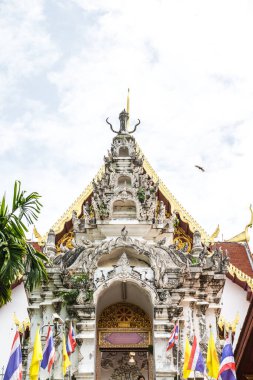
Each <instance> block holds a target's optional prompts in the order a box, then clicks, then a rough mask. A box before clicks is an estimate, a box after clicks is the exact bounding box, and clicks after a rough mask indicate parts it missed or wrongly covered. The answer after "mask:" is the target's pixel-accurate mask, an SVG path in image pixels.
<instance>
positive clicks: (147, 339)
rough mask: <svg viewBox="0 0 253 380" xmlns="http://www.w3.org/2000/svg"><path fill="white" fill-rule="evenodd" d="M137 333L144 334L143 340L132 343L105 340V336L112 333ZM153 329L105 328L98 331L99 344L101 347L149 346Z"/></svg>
mask: <svg viewBox="0 0 253 380" xmlns="http://www.w3.org/2000/svg"><path fill="white" fill-rule="evenodd" d="M133 332H135V333H137V334H140V335H142V336H143V340H142V341H141V342H140V343H131V344H113V343H110V342H109V341H106V340H105V337H106V336H107V335H109V334H112V333H123V334H124V333H133ZM151 341H152V338H151V331H150V330H141V329H131V328H130V329H119V330H117V329H105V330H99V331H98V344H99V348H100V349H102V348H148V347H149V346H150V345H151Z"/></svg>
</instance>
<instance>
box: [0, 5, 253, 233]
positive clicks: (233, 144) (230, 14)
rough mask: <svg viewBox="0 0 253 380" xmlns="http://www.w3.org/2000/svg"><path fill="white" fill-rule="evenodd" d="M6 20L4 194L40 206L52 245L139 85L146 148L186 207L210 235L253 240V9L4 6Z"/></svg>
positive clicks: (2, 38) (1, 57)
mask: <svg viewBox="0 0 253 380" xmlns="http://www.w3.org/2000/svg"><path fill="white" fill-rule="evenodd" d="M0 17H1V20H0V31H1V33H0V51H1V54H0V70H1V71H0V169H1V171H0V173H1V181H0V192H1V194H2V193H3V192H4V191H7V193H10V192H12V188H13V183H14V181H15V179H20V180H21V181H22V186H23V188H25V189H27V190H28V191H38V192H39V193H40V194H41V195H42V203H43V205H44V208H43V211H42V213H41V216H40V219H39V222H38V223H37V229H38V230H39V231H40V232H41V234H44V233H45V232H46V231H47V230H48V229H49V228H50V227H51V226H52V225H53V224H54V223H55V222H56V220H57V219H58V218H59V217H60V216H61V215H62V214H63V212H64V211H65V210H66V209H67V208H68V207H69V206H70V204H71V203H72V202H73V201H74V200H75V198H76V197H77V196H78V195H79V194H80V193H81V192H82V191H83V189H84V188H85V187H86V185H88V183H89V182H90V181H91V179H92V178H93V176H94V175H95V174H96V172H97V170H98V169H99V168H100V166H101V164H102V163H103V156H104V154H105V153H106V152H107V149H108V148H109V146H110V143H111V139H112V137H113V135H112V133H111V132H110V130H109V128H108V125H107V124H106V123H105V119H106V117H108V116H109V117H110V120H111V121H112V122H113V124H114V127H115V128H117V127H118V114H119V112H120V111H121V110H122V109H123V108H124V107H125V106H126V96H127V88H128V87H130V91H131V99H130V102H131V105H130V107H131V123H132V124H134V123H135V121H136V119H137V118H140V119H141V125H140V127H139V129H138V131H137V132H136V134H135V137H136V139H137V141H138V143H139V145H140V146H141V148H142V150H143V151H144V154H145V156H146V157H147V159H148V161H149V162H150V163H151V165H152V166H153V167H154V169H155V170H156V171H157V173H158V174H159V176H160V177H161V179H162V180H163V181H164V182H165V183H166V185H167V186H168V188H169V189H170V190H171V191H172V193H173V194H174V195H175V197H176V198H177V199H178V200H179V201H180V203H181V204H183V206H184V207H185V208H186V209H187V210H188V212H189V213H190V214H191V215H192V216H193V217H194V218H195V219H196V220H197V221H198V222H199V223H200V224H201V225H202V226H203V227H204V229H205V230H206V231H207V232H208V233H209V234H211V233H212V232H213V231H214V230H215V228H216V226H217V224H218V223H219V224H220V226H221V232H222V234H223V237H224V239H226V238H230V237H232V236H233V235H235V234H237V233H239V232H241V231H242V230H243V229H244V227H245V225H246V224H247V223H248V222H249V219H250V213H249V205H250V203H253V194H252V162H253V150H252V144H253V132H252V130H253V53H252V46H253V23H252V19H253V2H252V1H244V0H238V1H233V0H228V1H220V0H218V1H215V0H210V1H203V0H199V1H197V0H196V1H195V0H185V1H180V0H177V1H176V0H174V1H170V0H160V1H159V0H138V1H137V0H128V1H119V0H114V1H113V0H109V1H106V0H101V1H99V0H90V1H85V0H45V1H43V0H22V1H20V0H5V1H1V4H0ZM194 165H200V166H203V167H204V168H205V170H206V172H205V173H202V172H201V171H199V170H197V169H196V168H195V167H194ZM221 237H222V236H221V235H220V238H221Z"/></svg>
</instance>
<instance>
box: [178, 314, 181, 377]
mask: <svg viewBox="0 0 253 380" xmlns="http://www.w3.org/2000/svg"><path fill="white" fill-rule="evenodd" d="M178 330H179V331H178V345H177V380H179V368H178V367H179V366H178V364H179V363H178V362H179V346H180V338H181V336H180V333H181V329H180V325H179V321H178Z"/></svg>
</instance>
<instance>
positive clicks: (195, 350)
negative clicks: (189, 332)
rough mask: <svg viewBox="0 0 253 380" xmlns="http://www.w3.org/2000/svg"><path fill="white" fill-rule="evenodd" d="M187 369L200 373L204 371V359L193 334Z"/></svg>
mask: <svg viewBox="0 0 253 380" xmlns="http://www.w3.org/2000/svg"><path fill="white" fill-rule="evenodd" d="M188 369H189V370H191V371H199V372H201V373H205V363H204V359H203V356H202V353H201V351H200V348H199V345H198V342H197V338H196V336H195V335H194V338H193V344H192V350H191V354H190V358H189V362H188Z"/></svg>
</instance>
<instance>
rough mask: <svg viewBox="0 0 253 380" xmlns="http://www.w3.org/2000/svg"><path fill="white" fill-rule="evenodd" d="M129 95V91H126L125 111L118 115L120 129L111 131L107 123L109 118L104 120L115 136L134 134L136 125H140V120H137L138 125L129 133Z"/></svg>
mask: <svg viewBox="0 0 253 380" xmlns="http://www.w3.org/2000/svg"><path fill="white" fill-rule="evenodd" d="M129 93H130V90H129V89H128V95H127V110H125V109H124V110H123V111H122V112H121V113H120V114H119V120H120V129H119V131H115V130H114V129H113V126H112V125H111V123H109V121H108V119H109V117H108V118H107V119H106V122H107V124H109V125H110V128H111V130H112V131H113V132H114V133H117V134H120V135H128V134H131V133H134V132H135V131H136V128H137V127H138V125H139V124H140V123H141V122H140V119H138V123H137V124H135V126H134V129H133V130H132V131H129V108H130V99H129Z"/></svg>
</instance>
